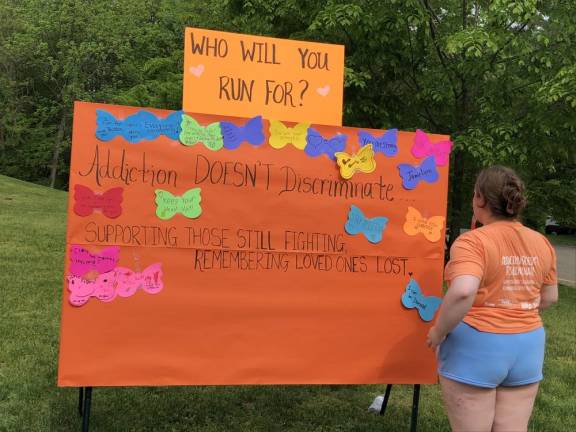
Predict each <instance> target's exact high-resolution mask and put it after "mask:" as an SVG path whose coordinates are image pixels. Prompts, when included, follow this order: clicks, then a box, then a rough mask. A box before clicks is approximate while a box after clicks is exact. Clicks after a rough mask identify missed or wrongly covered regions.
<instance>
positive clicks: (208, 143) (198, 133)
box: [180, 114, 224, 151]
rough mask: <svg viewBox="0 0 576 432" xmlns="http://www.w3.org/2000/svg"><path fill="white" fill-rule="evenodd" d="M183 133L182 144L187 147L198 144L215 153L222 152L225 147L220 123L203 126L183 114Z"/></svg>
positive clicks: (181, 136)
mask: <svg viewBox="0 0 576 432" xmlns="http://www.w3.org/2000/svg"><path fill="white" fill-rule="evenodd" d="M181 126H182V131H181V132H180V142H181V143H182V144H184V145H185V146H193V145H195V144H198V143H202V144H204V146H205V147H206V148H207V149H209V150H213V151H217V150H220V149H221V148H222V147H223V146H224V139H223V138H222V130H221V129H220V122H215V123H211V124H209V125H208V126H201V125H200V123H198V122H197V121H196V119H194V118H193V117H191V116H189V115H187V114H182V125H181Z"/></svg>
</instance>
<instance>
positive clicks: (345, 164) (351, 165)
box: [334, 144, 376, 179]
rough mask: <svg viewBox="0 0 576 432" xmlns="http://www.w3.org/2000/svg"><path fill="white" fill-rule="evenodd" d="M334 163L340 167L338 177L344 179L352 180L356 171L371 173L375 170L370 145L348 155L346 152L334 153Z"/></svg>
mask: <svg viewBox="0 0 576 432" xmlns="http://www.w3.org/2000/svg"><path fill="white" fill-rule="evenodd" d="M334 155H335V156H336V163H337V164H338V166H339V167H340V175H341V176H342V178H344V179H349V178H352V176H353V175H354V173H355V172H356V171H360V172H363V173H371V172H373V171H374V170H375V169H376V161H375V160H374V151H373V150H372V144H368V145H367V146H365V147H362V148H361V149H360V151H358V153H356V154H353V155H349V154H348V153H346V152H336V153H335V154H334Z"/></svg>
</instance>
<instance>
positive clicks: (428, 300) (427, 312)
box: [402, 277, 442, 321]
mask: <svg viewBox="0 0 576 432" xmlns="http://www.w3.org/2000/svg"><path fill="white" fill-rule="evenodd" d="M440 303H442V299H441V298H439V297H434V296H428V297H427V296H425V295H423V294H422V290H421V289H420V285H418V282H416V280H415V279H413V278H412V277H410V281H409V282H408V285H406V290H405V291H404V294H402V305H403V306H404V307H405V308H408V309H414V308H416V309H418V315H420V318H421V319H422V320H423V321H432V319H433V318H434V314H435V313H436V311H437V310H438V308H439V307H440Z"/></svg>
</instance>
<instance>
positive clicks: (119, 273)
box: [66, 263, 164, 306]
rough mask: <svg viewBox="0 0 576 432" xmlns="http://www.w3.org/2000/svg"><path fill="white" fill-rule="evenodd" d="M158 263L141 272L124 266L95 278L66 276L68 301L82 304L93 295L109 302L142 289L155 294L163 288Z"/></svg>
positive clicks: (160, 269) (73, 304)
mask: <svg viewBox="0 0 576 432" xmlns="http://www.w3.org/2000/svg"><path fill="white" fill-rule="evenodd" d="M162 275H163V273H162V267H161V264H160V263H156V264H152V265H150V266H148V267H147V268H146V269H145V270H144V271H143V272H142V273H138V272H134V271H132V270H130V269H128V268H125V267H116V268H115V269H114V270H112V271H109V272H107V273H102V274H100V275H98V277H97V278H96V279H95V280H87V279H84V278H81V277H78V276H67V278H66V279H67V280H68V291H69V292H70V294H69V296H68V302H69V303H70V304H71V305H72V306H83V305H85V304H86V303H87V302H88V300H90V298H92V297H94V298H96V299H98V300H100V301H103V302H111V301H112V300H114V299H115V298H116V297H117V296H120V297H130V296H132V295H134V294H135V293H136V291H138V289H142V290H143V291H145V292H146V293H148V294H157V293H159V292H160V291H162V289H163V288H164V282H163V281H162Z"/></svg>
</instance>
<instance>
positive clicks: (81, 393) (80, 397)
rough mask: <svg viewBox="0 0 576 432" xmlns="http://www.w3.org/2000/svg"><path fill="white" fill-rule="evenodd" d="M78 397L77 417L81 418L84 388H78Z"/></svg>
mask: <svg viewBox="0 0 576 432" xmlns="http://www.w3.org/2000/svg"><path fill="white" fill-rule="evenodd" d="M78 390H80V395H79V397H78V415H79V416H80V417H82V406H83V405H84V387H80V388H79V389H78Z"/></svg>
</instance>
